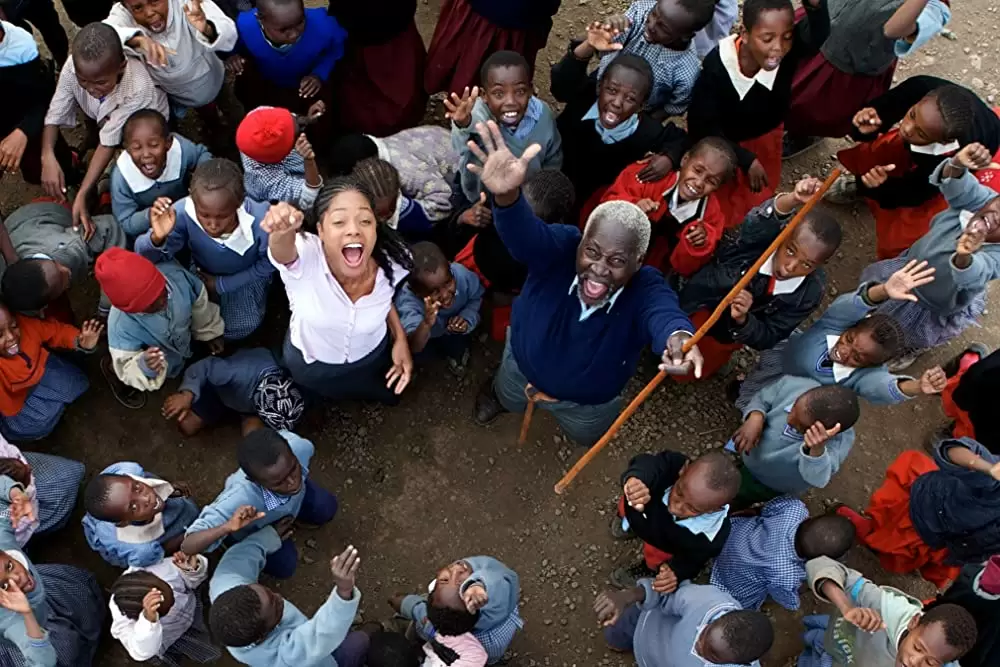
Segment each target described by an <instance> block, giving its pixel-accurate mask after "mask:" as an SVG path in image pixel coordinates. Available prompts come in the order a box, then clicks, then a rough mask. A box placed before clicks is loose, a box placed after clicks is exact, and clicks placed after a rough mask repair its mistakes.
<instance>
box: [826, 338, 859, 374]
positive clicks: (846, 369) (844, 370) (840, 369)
mask: <svg viewBox="0 0 1000 667" xmlns="http://www.w3.org/2000/svg"><path fill="white" fill-rule="evenodd" d="M838 340H840V336H833V335H830V336H827V337H826V351H827V352H831V351H833V348H834V347H836V346H837V341H838ZM830 361H833V358H832V357H831V358H830ZM856 370H858V369H857V368H854V367H853V366H845V365H844V364H841V363H838V362H836V361H833V379H834V381H835V382H843V381H844V380H846V379H847V378H849V377H851V374H852V373H854V371H856Z"/></svg>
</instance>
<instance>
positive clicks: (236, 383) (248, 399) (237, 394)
mask: <svg viewBox="0 0 1000 667" xmlns="http://www.w3.org/2000/svg"><path fill="white" fill-rule="evenodd" d="M279 368H280V366H279V365H278V362H277V361H276V360H275V358H274V355H273V354H272V353H271V351H270V350H268V349H266V348H263V347H255V348H251V349H247V350H238V351H236V352H235V353H233V354H231V355H230V356H228V357H205V358H204V359H201V360H199V361H196V362H195V363H193V364H191V365H190V366H188V369H187V370H186V371H184V380H183V381H182V382H181V386H180V388H179V389H178V390H177V391H190V392H191V394H192V395H193V396H194V399H193V400H194V402H197V401H198V399H199V398H201V392H202V390H203V389H204V388H205V385H208V386H209V387H211V388H212V389H213V390H215V393H216V394H217V395H218V397H219V400H220V401H222V404H223V405H225V406H226V407H227V408H229V409H230V410H232V411H233V412H238V413H240V414H241V415H253V414H257V409H256V408H255V407H254V402H253V395H254V392H255V391H256V389H257V386H258V385H259V384H260V380H261V378H262V377H264V375H265V374H267V373H270V372H272V371H274V370H277V369H279Z"/></svg>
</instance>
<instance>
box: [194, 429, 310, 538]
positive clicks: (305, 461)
mask: <svg viewBox="0 0 1000 667" xmlns="http://www.w3.org/2000/svg"><path fill="white" fill-rule="evenodd" d="M278 433H279V434H280V435H281V437H283V438H284V439H285V440H287V441H288V446H289V447H291V448H292V453H293V454H294V455H295V458H297V459H298V460H299V464H300V465H301V466H302V487H301V488H300V489H299V492H298V493H296V494H295V495H294V496H289V497H288V500H287V501H285V503H284V504H282V505H278V506H277V507H275V508H274V509H273V510H271V511H268V510H267V507H266V506H265V504H264V490H263V489H262V488H261V487H260V485H259V484H257V483H256V482H254V481H252V480H251V479H250V478H249V477H247V476H246V473H244V472H243V471H242V470H237V471H236V472H234V473H233V474H231V475H230V476H229V477H227V478H226V484H225V486H224V487H223V488H222V493H220V494H219V495H218V496H216V497H215V500H213V501H212V502H211V503H209V504H208V505H206V506H205V507H204V509H202V510H201V514H200V515H199V516H198V518H197V519H195V520H194V523H192V524H191V525H190V526H188V529H187V532H186V533H185V535H190V534H191V533H197V532H199V531H202V530H208V529H209V528H216V527H217V526H221V525H222V524H224V523H225V522H227V521H229V519H230V517H232V516H233V513H234V512H236V510H237V509H239V508H240V507H242V506H243V505H252V506H253V507H254V509H256V510H257V511H258V512H265V515H264V516H263V517H262V518H260V519H258V520H256V521H254V522H253V523H251V524H250V525H249V526H247V527H246V528H244V529H243V530H241V531H239V532H236V533H233V534H232V535H231V536H230V538H229V539H231V540H233V541H236V542H238V541H240V540H242V539H244V538H246V537H247V535H250V534H251V533H255V532H257V531H259V530H260V529H262V528H264V527H265V526H269V525H271V524H272V523H274V522H275V521H278V520H279V519H281V518H282V517H286V516H298V515H299V510H300V509H301V508H302V500H303V499H304V498H305V496H306V479H308V476H309V461H310V460H312V456H313V453H314V452H315V451H316V448H315V447H314V446H313V444H312V443H311V442H310V441H308V440H306V439H305V438H302V437H299V436H297V435H295V434H294V433H292V432H291V431H278ZM220 544H222V540H218V541H217V542H215V543H213V544H212V545H211V546H209V547H208V548H207V549H205V551H206V552H209V551H214V550H215V549H218V548H219V545H220Z"/></svg>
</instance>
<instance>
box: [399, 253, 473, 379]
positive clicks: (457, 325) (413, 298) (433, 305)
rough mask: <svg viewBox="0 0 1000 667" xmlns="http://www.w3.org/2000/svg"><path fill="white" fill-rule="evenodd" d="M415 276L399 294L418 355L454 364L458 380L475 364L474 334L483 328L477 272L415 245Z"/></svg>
mask: <svg viewBox="0 0 1000 667" xmlns="http://www.w3.org/2000/svg"><path fill="white" fill-rule="evenodd" d="M412 252H413V270H412V271H410V275H409V276H408V277H407V282H406V285H404V286H403V287H402V289H400V290H399V292H398V293H397V294H396V299H395V303H396V310H398V311H399V319H400V320H401V321H402V322H403V329H404V330H405V331H406V335H407V338H408V339H409V341H410V350H411V351H412V352H413V354H419V353H420V352H423V351H424V349H426V348H427V347H428V346H430V347H431V348H435V349H436V350H437V351H438V352H440V353H441V354H442V355H443V356H444V357H445V359H447V361H448V368H449V370H451V372H452V373H455V374H456V375H459V376H461V375H464V374H465V366H466V364H468V362H469V334H471V333H472V332H473V330H474V329H475V328H476V327H477V326H478V325H479V309H480V308H481V307H482V305H483V292H484V290H483V286H482V283H480V282H479V278H478V277H476V274H474V273H473V272H472V271H470V270H468V269H467V268H465V267H464V266H462V265H461V264H458V263H457V262H453V263H451V264H449V263H448V260H447V259H446V258H445V256H444V253H443V252H441V248H439V247H437V246H436V245H434V244H433V243H431V242H429V241H423V242H421V243H415V244H414V245H413V248H412Z"/></svg>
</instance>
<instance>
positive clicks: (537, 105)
mask: <svg viewBox="0 0 1000 667" xmlns="http://www.w3.org/2000/svg"><path fill="white" fill-rule="evenodd" d="M480 83H481V84H482V93H481V94H482V96H483V97H484V98H485V99H480V89H479V88H473V89H472V91H471V92H469V91H465V92H464V93H463V94H462V97H461V98H460V97H459V96H458V95H457V94H455V93H452V95H451V99H450V100H449V99H448V98H445V101H444V105H445V108H446V109H447V110H448V114H447V117H448V118H450V119H451V145H452V148H454V149H455V151H456V152H457V153H458V155H459V163H458V169H459V177H460V179H461V186H462V193H463V194H465V198H466V199H467V200H468V201H469V202H476V201H479V195H480V193H481V192H483V187H482V184H481V183H480V182H479V175H478V174H475V173H473V172H471V171H469V170H468V169H467V168H466V167H467V166H468V165H469V164H470V163H473V164H474V163H475V156H474V155H473V154H472V152H471V151H470V150H469V146H468V142H469V141H470V140H473V141H478V142H479V143H482V138H481V137H478V130H476V126H477V125H478V124H479V123H483V124H485V123H486V122H487V121H488V120H493V121H495V122H496V123H497V125H499V126H500V129H501V133H502V135H503V139H504V141H505V142H506V144H507V148H509V149H510V151H511V152H512V153H513V154H514V155H515V156H516V157H520V156H521V155H522V154H523V153H524V152H525V150H526V149H527V148H528V147H529V146H531V145H532V144H538V145H539V146H540V147H541V151H539V152H538V153H537V155H535V156H534V157H532V159H531V163H530V166H529V169H528V175H529V176H530V175H531V174H534V173H535V172H536V171H538V170H539V169H546V168H552V169H559V168H560V167H562V164H563V155H562V139H561V138H560V136H559V130H558V129H557V128H556V123H555V118H554V117H553V115H552V109H551V108H549V105H548V104H546V103H545V102H543V101H542V100H540V99H539V98H538V97H536V96H535V95H534V94H533V82H532V77H531V67H530V66H529V65H528V61H526V60H525V59H524V56H522V55H520V54H518V53H514V52H513V51H497V52H496V53H494V54H493V55H491V56H490V57H489V58H487V59H486V62H485V63H483V69H482V72H481V76H480ZM477 137H478V138H477Z"/></svg>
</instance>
